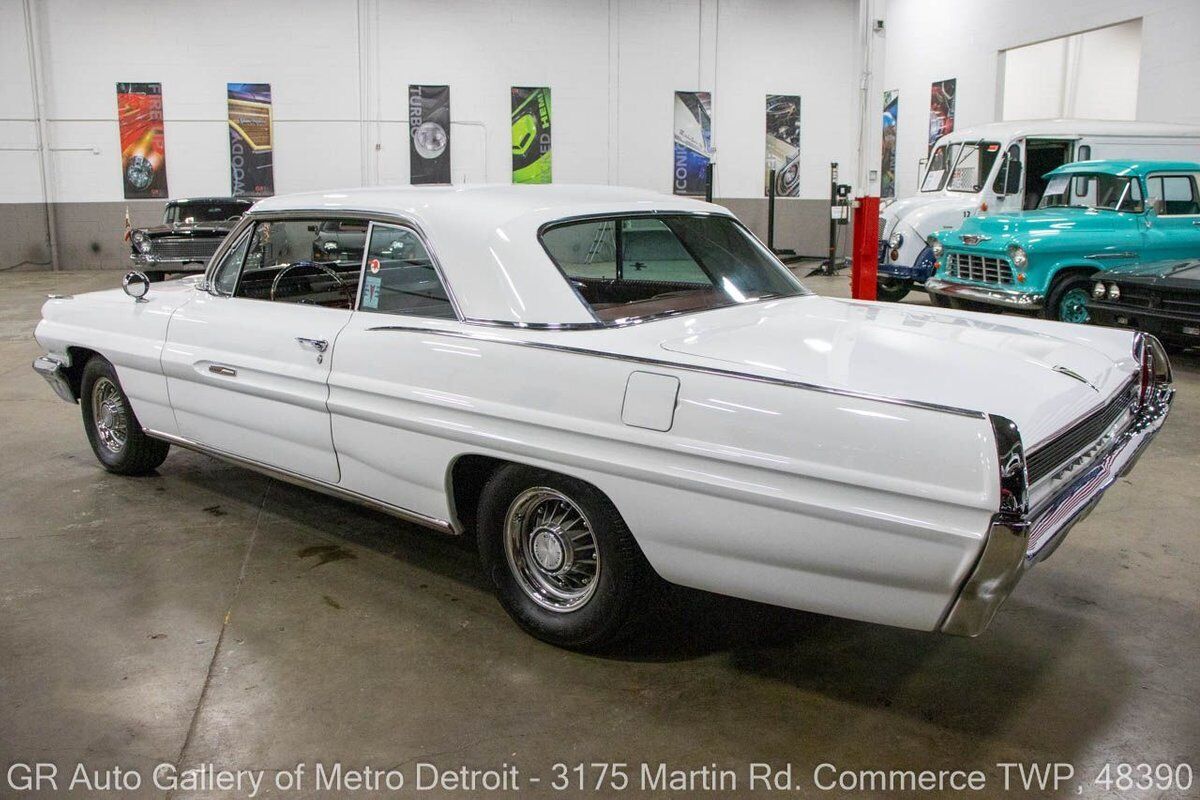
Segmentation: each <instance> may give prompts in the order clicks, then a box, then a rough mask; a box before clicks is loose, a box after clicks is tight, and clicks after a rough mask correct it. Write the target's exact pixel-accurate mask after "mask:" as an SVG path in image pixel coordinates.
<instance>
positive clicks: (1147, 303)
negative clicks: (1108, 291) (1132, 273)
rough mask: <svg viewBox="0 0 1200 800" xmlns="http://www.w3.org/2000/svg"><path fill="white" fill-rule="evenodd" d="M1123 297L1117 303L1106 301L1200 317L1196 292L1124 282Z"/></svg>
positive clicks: (1199, 301) (1198, 297) (1199, 302)
mask: <svg viewBox="0 0 1200 800" xmlns="http://www.w3.org/2000/svg"><path fill="white" fill-rule="evenodd" d="M1119 285H1120V287H1121V299H1120V300H1118V301H1117V302H1116V303H1113V302H1112V301H1111V300H1106V301H1104V302H1105V303H1107V304H1109V305H1117V306H1125V307H1128V308H1131V309H1139V308H1144V309H1149V310H1153V311H1161V312H1163V313H1166V314H1171V315H1174V316H1177V317H1184V318H1187V319H1200V295H1198V294H1197V293H1195V292H1185V291H1179V290H1177V289H1166V288H1160V287H1154V288H1151V287H1148V286H1144V285H1140V284H1131V283H1122V284H1119Z"/></svg>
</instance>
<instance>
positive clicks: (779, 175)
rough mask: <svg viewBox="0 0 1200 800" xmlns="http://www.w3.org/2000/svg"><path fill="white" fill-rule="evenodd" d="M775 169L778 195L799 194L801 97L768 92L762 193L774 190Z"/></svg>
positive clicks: (791, 195) (793, 195) (796, 195)
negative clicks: (773, 172) (765, 153)
mask: <svg viewBox="0 0 1200 800" xmlns="http://www.w3.org/2000/svg"><path fill="white" fill-rule="evenodd" d="M771 170H775V196H776V197H799V196H800V97H799V96H798V95H794V94H769V95H767V161H766V170H765V172H764V175H763V193H764V194H767V195H769V194H770V193H771Z"/></svg>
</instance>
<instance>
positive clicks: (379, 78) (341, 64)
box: [0, 0, 858, 203]
mask: <svg viewBox="0 0 1200 800" xmlns="http://www.w3.org/2000/svg"><path fill="white" fill-rule="evenodd" d="M34 6H35V8H36V9H37V12H36V24H37V27H38V29H39V30H40V32H41V34H40V41H41V48H42V58H43V63H44V72H45V83H46V87H47V92H46V98H45V100H46V108H47V116H48V118H49V120H50V124H49V128H50V144H51V146H52V148H53V157H52V159H51V167H52V188H51V192H50V196H51V198H52V199H53V200H54V201H55V202H81V201H83V202H102V201H109V202H116V201H121V199H122V195H121V181H120V167H119V146H118V132H117V121H116V89H115V84H116V83H117V82H118V81H157V82H161V83H162V85H163V110H164V116H165V131H166V151H167V178H168V184H169V189H170V194H171V196H172V197H183V196H188V195H201V194H224V193H227V192H228V191H229V155H228V142H227V129H226V98H225V84H226V83H227V82H233V81H249V82H266V83H270V84H271V88H272V94H273V100H274V106H275V109H274V110H275V180H276V190H277V191H278V192H280V193H284V192H291V191H298V190H304V189H314V188H328V187H334V186H348V185H349V186H354V185H360V184H363V183H405V182H407V180H408V145H407V139H406V135H407V124H406V120H407V107H406V87H407V85H408V84H409V83H445V84H449V85H450V87H451V89H450V94H451V116H452V120H453V123H454V125H453V128H452V142H453V150H452V154H453V156H452V170H453V174H454V179H455V180H470V181H483V180H488V181H496V182H507V181H509V180H510V175H511V159H510V132H509V114H510V111H509V87H511V86H513V85H549V86H550V87H551V88H552V97H553V106H554V108H553V126H554V179H555V181H556V182H594V183H608V182H614V183H623V184H628V185H634V186H643V187H648V188H654V189H658V190H661V191H670V186H671V183H670V180H671V178H670V176H671V167H672V157H671V153H672V144H671V131H672V120H671V114H672V108H673V95H672V93H673V92H674V91H675V90H677V89H689V90H690V89H702V90H709V91H712V92H713V93H714V123H713V129H714V141H715V143H716V145H717V147H718V170H717V176H718V185H717V194H718V195H723V196H733V197H736V196H747V197H761V193H762V163H763V157H764V107H763V106H764V95H765V94H766V93H768V92H775V93H789V94H790V93H795V94H800V95H802V96H803V123H802V124H803V129H802V144H801V147H802V151H803V153H804V161H803V165H802V169H803V173H802V193H803V196H806V197H813V198H819V197H823V196H825V194H826V192H827V189H826V186H827V179H828V178H827V176H828V162H830V161H840V162H842V163H843V164H845V165H850V164H852V163H853V162H854V160H855V157H856V155H857V153H856V144H855V137H856V134H857V130H856V108H855V100H854V96H855V93H856V91H857V88H856V87H857V76H856V68H855V64H856V54H855V52H854V42H855V41H856V39H857V14H858V0H832V2H829V1H826V0H794V1H792V2H788V1H787V0H662V1H661V2H659V1H657V0H655V1H653V2H651V1H650V0H611V2H595V1H594V0H507V1H506V2H486V1H485V0H455V1H454V2H445V1H444V0H442V1H440V2H439V1H438V0H404V1H403V2H390V1H389V0H259V2H255V3H246V2H241V0H207V2H205V3H203V4H202V6H197V5H196V4H195V3H185V2H164V0H123V1H122V2H113V3H92V2H85V0H34ZM132 20H136V21H137V22H136V24H131V21H132ZM360 21H361V27H360ZM360 32H361V35H360ZM0 69H2V70H3V72H2V73H0V74H3V76H4V78H3V82H2V87H0V118H2V119H0V148H4V147H24V148H27V149H24V150H0V169H2V170H3V174H4V175H5V180H4V181H3V182H0V202H9V203H14V202H40V201H41V199H42V195H41V189H40V181H39V178H38V167H37V155H36V152H35V151H33V150H31V149H28V148H30V147H32V146H33V145H34V144H35V143H36V131H35V126H34V125H33V123H32V122H31V121H30V120H31V118H32V117H33V109H32V106H31V103H30V99H29V79H28V58H27V54H26V50H25V33H24V20H23V15H22V3H21V0H0Z"/></svg>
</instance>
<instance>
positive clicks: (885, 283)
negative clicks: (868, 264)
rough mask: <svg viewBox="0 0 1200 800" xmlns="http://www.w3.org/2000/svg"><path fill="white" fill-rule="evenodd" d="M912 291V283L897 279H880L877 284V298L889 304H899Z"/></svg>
mask: <svg viewBox="0 0 1200 800" xmlns="http://www.w3.org/2000/svg"><path fill="white" fill-rule="evenodd" d="M910 291H912V281H902V280H899V279H897V278H879V279H878V281H877V282H876V284H875V297H876V299H878V300H883V301H885V302H888V303H899V302H900V301H901V300H903V299H904V297H905V295H907V294H908V293H909V292H910Z"/></svg>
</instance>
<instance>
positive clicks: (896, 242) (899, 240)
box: [887, 231, 904, 250]
mask: <svg viewBox="0 0 1200 800" xmlns="http://www.w3.org/2000/svg"><path fill="white" fill-rule="evenodd" d="M887 243H888V249H889V250H898V249H900V246H901V245H902V244H904V234H903V233H901V232H900V231H893V232H892V235H891V236H889V237H888V241H887Z"/></svg>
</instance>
